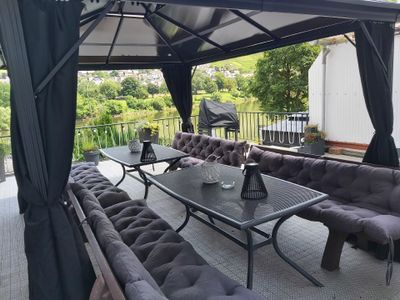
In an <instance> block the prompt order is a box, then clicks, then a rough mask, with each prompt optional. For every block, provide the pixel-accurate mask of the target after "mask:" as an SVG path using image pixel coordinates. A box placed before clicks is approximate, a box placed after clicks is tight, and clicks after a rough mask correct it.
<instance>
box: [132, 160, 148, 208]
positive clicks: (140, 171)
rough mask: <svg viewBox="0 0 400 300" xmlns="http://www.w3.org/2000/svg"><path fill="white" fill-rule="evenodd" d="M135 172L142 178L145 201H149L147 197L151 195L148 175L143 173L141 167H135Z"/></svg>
mask: <svg viewBox="0 0 400 300" xmlns="http://www.w3.org/2000/svg"><path fill="white" fill-rule="evenodd" d="M135 170H136V171H137V172H138V174H139V176H140V178H142V180H143V184H144V199H145V200H147V196H148V195H149V186H150V182H149V180H148V179H147V176H146V173H145V172H143V170H142V169H140V167H135Z"/></svg>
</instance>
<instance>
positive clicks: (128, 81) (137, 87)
mask: <svg viewBox="0 0 400 300" xmlns="http://www.w3.org/2000/svg"><path fill="white" fill-rule="evenodd" d="M121 87H122V88H121V94H122V95H123V96H132V97H133V98H137V99H143V98H147V97H148V92H147V90H146V89H145V88H144V87H143V85H141V84H140V82H139V81H138V80H137V79H135V78H133V77H127V78H125V79H124V80H122V82H121Z"/></svg>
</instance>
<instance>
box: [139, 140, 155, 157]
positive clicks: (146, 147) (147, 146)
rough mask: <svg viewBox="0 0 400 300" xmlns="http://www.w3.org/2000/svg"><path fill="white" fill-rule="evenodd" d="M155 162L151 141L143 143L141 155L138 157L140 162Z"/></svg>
mask: <svg viewBox="0 0 400 300" xmlns="http://www.w3.org/2000/svg"><path fill="white" fill-rule="evenodd" d="M155 160H157V156H156V154H155V153H154V149H153V147H152V146H151V141H143V149H142V155H141V156H140V161H141V162H151V161H155Z"/></svg>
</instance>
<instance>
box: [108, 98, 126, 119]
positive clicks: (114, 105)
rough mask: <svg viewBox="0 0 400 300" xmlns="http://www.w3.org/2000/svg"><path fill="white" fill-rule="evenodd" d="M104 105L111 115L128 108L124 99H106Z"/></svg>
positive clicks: (120, 112)
mask: <svg viewBox="0 0 400 300" xmlns="http://www.w3.org/2000/svg"><path fill="white" fill-rule="evenodd" d="M104 106H105V107H106V111H107V112H108V113H109V114H111V115H112V116H115V115H119V114H122V113H123V112H125V111H127V110H128V105H127V103H126V101H125V100H107V101H106V102H105V103H104Z"/></svg>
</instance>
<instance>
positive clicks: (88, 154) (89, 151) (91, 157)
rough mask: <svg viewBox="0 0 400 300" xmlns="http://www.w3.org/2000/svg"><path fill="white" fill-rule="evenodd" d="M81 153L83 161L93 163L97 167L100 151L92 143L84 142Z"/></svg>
mask: <svg viewBox="0 0 400 300" xmlns="http://www.w3.org/2000/svg"><path fill="white" fill-rule="evenodd" d="M82 151H83V156H84V158H85V161H87V162H94V163H95V165H96V166H97V165H98V164H99V161H100V151H99V149H98V148H97V146H96V145H95V144H94V143H93V141H85V142H84V143H83V144H82Z"/></svg>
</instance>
